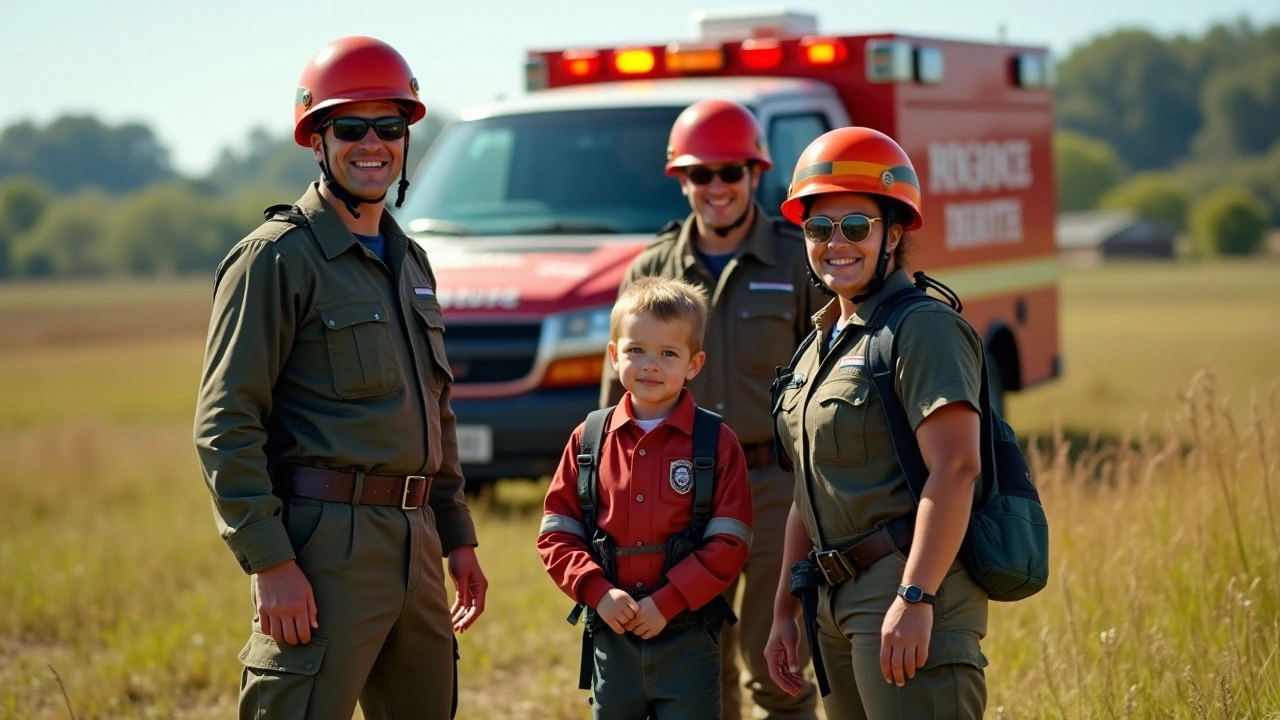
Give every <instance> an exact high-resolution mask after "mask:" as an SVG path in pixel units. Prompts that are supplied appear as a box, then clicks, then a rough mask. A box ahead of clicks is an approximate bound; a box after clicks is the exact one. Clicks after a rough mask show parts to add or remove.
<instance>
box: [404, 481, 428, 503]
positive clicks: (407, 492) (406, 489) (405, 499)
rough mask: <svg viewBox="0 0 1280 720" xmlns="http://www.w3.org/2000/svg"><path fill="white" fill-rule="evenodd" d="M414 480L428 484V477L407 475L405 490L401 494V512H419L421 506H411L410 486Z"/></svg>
mask: <svg viewBox="0 0 1280 720" xmlns="http://www.w3.org/2000/svg"><path fill="white" fill-rule="evenodd" d="M414 480H421V481H422V482H423V483H424V484H425V483H426V482H427V476H426V475H406V476H405V478H404V490H403V491H402V492H401V493H400V509H401V510H417V509H418V508H420V507H422V506H421V505H413V506H410V505H409V486H410V485H411V484H413V481H414Z"/></svg>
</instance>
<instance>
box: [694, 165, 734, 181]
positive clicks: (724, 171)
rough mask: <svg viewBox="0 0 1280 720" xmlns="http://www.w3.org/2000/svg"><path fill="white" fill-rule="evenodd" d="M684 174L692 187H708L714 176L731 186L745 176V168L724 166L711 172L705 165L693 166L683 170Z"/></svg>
mask: <svg viewBox="0 0 1280 720" xmlns="http://www.w3.org/2000/svg"><path fill="white" fill-rule="evenodd" d="M684 174H685V175H686V176H688V178H689V181H690V182H692V183H693V184H694V185H710V184H711V181H712V180H714V179H715V177H716V175H719V176H720V179H721V180H723V181H725V182H726V183H728V184H730V185H732V184H733V183H736V182H740V181H741V180H742V178H743V177H744V176H746V174H747V166H746V165H725V166H724V167H722V168H720V169H719V170H712V169H711V168H709V167H707V166H705V165H695V166H694V167H691V168H689V169H688V170H685V171H684Z"/></svg>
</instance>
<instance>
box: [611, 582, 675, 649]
mask: <svg viewBox="0 0 1280 720" xmlns="http://www.w3.org/2000/svg"><path fill="white" fill-rule="evenodd" d="M596 614H597V615H599V616H600V619H601V620H603V621H604V622H605V624H606V625H608V626H609V629H610V630H612V631H614V632H615V633H617V634H618V635H621V634H622V633H624V632H631V633H635V634H636V635H638V636H640V637H641V638H642V639H644V640H648V639H650V638H652V637H655V636H656V635H657V634H658V633H660V632H662V629H663V628H665V627H666V626H667V619H666V618H665V617H663V616H662V613H661V612H660V611H659V610H658V606H657V604H656V603H654V602H653V598H651V597H646V598H643V599H641V600H640V602H636V601H635V599H634V598H632V597H631V596H630V595H628V594H627V593H626V592H625V591H623V590H619V589H618V588H609V590H608V591H606V592H605V594H604V596H603V597H601V598H600V602H599V603H598V604H597V605H596Z"/></svg>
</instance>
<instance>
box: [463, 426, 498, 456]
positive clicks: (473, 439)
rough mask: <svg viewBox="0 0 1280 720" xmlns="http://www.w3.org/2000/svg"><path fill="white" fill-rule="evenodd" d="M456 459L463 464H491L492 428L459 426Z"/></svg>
mask: <svg viewBox="0 0 1280 720" xmlns="http://www.w3.org/2000/svg"><path fill="white" fill-rule="evenodd" d="M458 459H459V460H461V461H462V462H464V463H489V462H493V428H491V427H489V426H488V425H459V426H458Z"/></svg>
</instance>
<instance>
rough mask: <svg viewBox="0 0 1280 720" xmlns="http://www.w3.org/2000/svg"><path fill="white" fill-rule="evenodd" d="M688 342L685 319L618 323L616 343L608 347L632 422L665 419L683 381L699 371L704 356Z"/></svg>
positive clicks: (638, 318)
mask: <svg viewBox="0 0 1280 720" xmlns="http://www.w3.org/2000/svg"><path fill="white" fill-rule="evenodd" d="M692 337H693V326H692V325H691V324H690V323H689V321H688V320H684V319H680V318H673V319H671V320H659V319H658V318H656V317H654V316H653V315H652V314H651V313H647V312H641V313H637V314H635V315H628V316H626V317H624V318H622V321H621V324H620V325H619V327H618V337H617V340H614V341H612V342H610V343H609V360H610V362H611V363H613V369H614V370H617V371H618V376H619V378H621V380H622V387H624V388H626V389H627V391H628V392H630V393H631V412H632V414H634V415H635V417H636V419H638V420H653V419H657V418H661V417H666V416H667V415H668V414H670V413H671V409H672V408H674V407H675V404H676V400H678V399H679V397H680V390H681V388H683V387H684V384H685V382H686V381H688V380H692V379H693V378H694V376H696V375H697V374H698V371H699V370H701V369H702V364H703V362H705V361H706V357H707V356H706V353H704V352H702V351H700V350H699V351H697V352H694V351H693V349H692V347H691V345H692V343H691V338H692Z"/></svg>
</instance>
